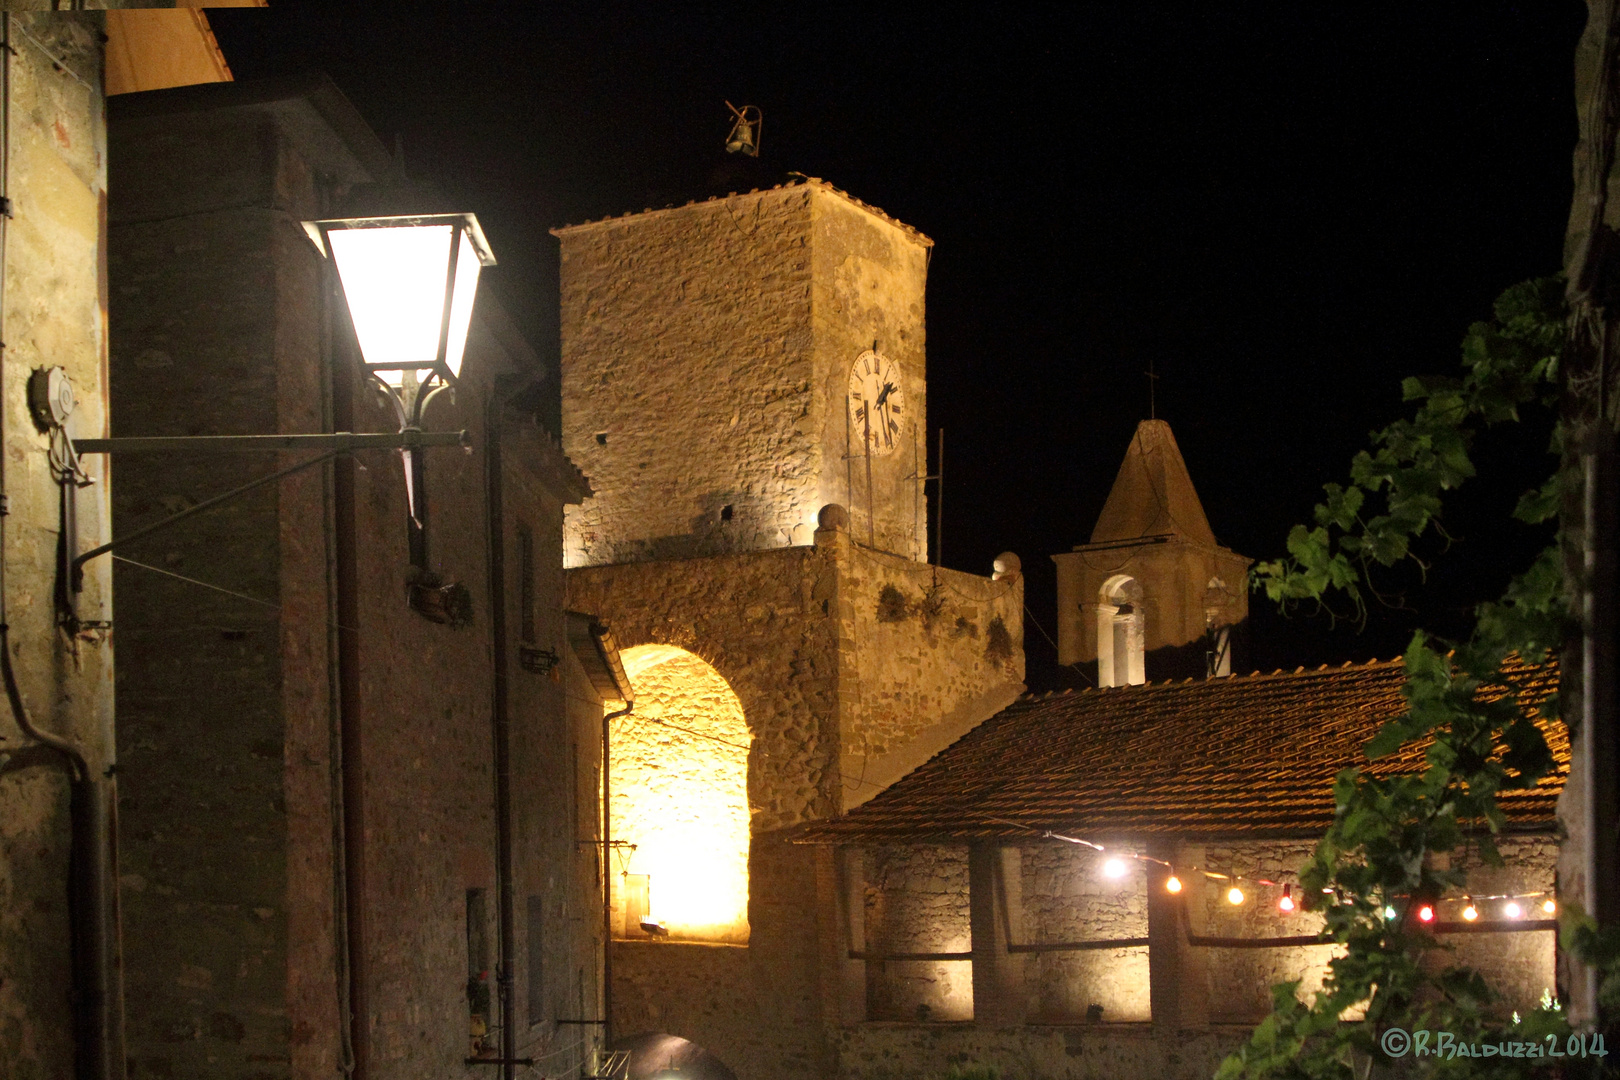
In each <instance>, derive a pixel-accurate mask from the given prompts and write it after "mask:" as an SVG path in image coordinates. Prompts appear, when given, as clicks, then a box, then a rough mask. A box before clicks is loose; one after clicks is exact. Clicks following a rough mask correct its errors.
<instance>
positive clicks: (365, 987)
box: [322, 274, 371, 1080]
mask: <svg viewBox="0 0 1620 1080" xmlns="http://www.w3.org/2000/svg"><path fill="white" fill-rule="evenodd" d="M323 280H325V281H330V279H329V278H326V277H325V276H324V274H323ZM329 289H330V286H329V285H328V286H327V287H326V289H325V290H323V293H322V296H323V300H322V302H323V303H325V298H326V297H328V296H330V292H329ZM332 415H333V418H334V422H335V423H336V424H337V425H338V426H339V430H343V431H352V430H354V380H353V378H351V377H350V376H349V375H348V373H347V372H338V371H334V372H333V374H332ZM357 468H358V466H357V465H356V463H355V460H354V458H353V457H352V456H341V457H339V458H338V460H337V461H336V463H335V464H334V465H333V467H332V533H333V560H332V561H333V568H332V569H333V577H334V579H335V584H336V593H337V598H336V602H337V619H336V625H337V679H338V686H337V697H338V710H337V713H338V719H337V723H338V753H339V762H338V772H339V787H340V790H341V792H342V807H343V809H342V817H343V851H342V859H343V884H342V889H343V901H344V911H343V916H344V923H345V926H344V930H345V937H346V947H347V954H348V955H347V960H348V976H349V978H348V987H347V989H348V995H347V996H348V1001H347V1005H348V1016H347V1017H346V1022H347V1026H348V1038H347V1042H348V1051H349V1060H348V1061H346V1062H345V1064H346V1065H347V1066H348V1069H346V1070H345V1071H346V1072H348V1074H349V1076H350V1077H351V1078H352V1080H367V1078H368V1077H369V1076H370V1075H371V994H370V987H371V969H370V966H369V965H368V963H367V956H366V938H367V929H368V927H367V920H366V903H367V900H368V899H369V890H368V888H367V881H366V803H365V796H366V783H365V761H364V758H363V756H362V754H363V751H364V740H363V739H362V738H361V730H360V729H361V724H362V721H363V719H364V717H363V710H362V709H361V694H360V634H359V632H358V629H357V628H358V627H359V625H360V571H359V565H360V556H359V545H358V542H357V539H356V534H357V524H356V518H357V514H358V511H357V509H356V507H357V500H356V494H355V486H356V478H355V471H356V469H357Z"/></svg>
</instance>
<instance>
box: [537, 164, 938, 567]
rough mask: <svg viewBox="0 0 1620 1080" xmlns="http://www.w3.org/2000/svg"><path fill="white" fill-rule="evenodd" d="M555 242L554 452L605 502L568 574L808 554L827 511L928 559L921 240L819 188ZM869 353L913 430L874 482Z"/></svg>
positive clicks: (575, 533)
mask: <svg viewBox="0 0 1620 1080" xmlns="http://www.w3.org/2000/svg"><path fill="white" fill-rule="evenodd" d="M558 236H559V237H560V238H561V241H562V270H561V274H562V301H561V304H562V307H561V319H562V323H561V327H562V381H563V400H564V405H563V416H564V420H563V447H564V449H565V451H566V452H567V453H568V454H569V456H570V457H571V458H573V459H574V460H575V461H577V462H579V464H580V467H581V468H582V469H583V470H584V471H585V472H586V474H587V475H589V476H590V477H591V480H592V484H593V486H594V487H595V489H596V491H597V495H596V498H594V499H593V500H592V501H591V502H590V503H588V504H587V505H585V506H582V507H580V508H578V509H576V510H572V511H570V514H569V517H568V533H567V535H568V546H567V559H568V564H569V565H570V566H594V565H602V564H608V563H619V562H631V561H637V560H643V559H676V558H688V557H693V556H701V555H713V554H721V553H725V552H736V551H750V550H765V549H770V548H777V547H786V546H789V545H793V544H807V543H809V541H810V534H811V532H812V531H813V530H814V528H815V526H816V514H817V512H818V511H819V510H820V508H821V507H822V505H824V504H825V503H829V502H840V503H845V504H846V505H849V506H851V508H852V511H853V512H854V513H855V516H856V520H857V525H858V526H859V527H860V528H861V530H862V532H861V535H862V536H863V538H867V539H875V540H876V541H877V543H876V546H878V547H880V548H884V549H886V550H891V551H896V552H899V553H901V554H903V555H906V556H908V557H911V558H920V557H921V556H922V553H923V550H924V546H923V543H924V541H923V538H924V537H925V535H926V531H925V530H926V524H925V516H924V513H923V508H922V504H921V484H920V482H918V481H916V480H906V479H905V477H907V476H921V475H923V474H924V473H925V472H926V471H927V470H926V468H919V467H918V462H919V461H920V462H922V464H924V465H926V460H927V458H926V454H921V455H920V456H919V453H918V452H914V451H917V450H918V449H919V448H920V447H921V446H922V443H921V439H922V437H923V433H924V432H925V425H924V417H925V415H926V413H925V401H924V396H925V395H924V384H923V379H924V367H923V345H924V341H923V299H922V297H923V282H924V277H925V274H926V252H927V242H926V240H925V239H924V238H921V237H920V236H919V235H918V234H917V233H915V232H914V231H913V230H910V229H907V228H906V227H904V226H902V225H899V224H898V223H896V222H893V221H892V220H891V219H889V218H887V217H885V216H883V215H882V214H881V213H878V212H874V211H872V210H871V209H870V208H868V207H865V206H863V205H861V204H859V203H857V202H856V201H855V200H852V199H850V198H849V197H848V196H845V195H843V194H842V193H839V192H836V191H835V190H834V189H832V188H831V187H830V186H829V185H826V184H823V183H821V182H819V181H812V182H806V183H802V184H796V185H790V186H786V187H781V188H775V189H772V190H769V191H764V192H752V193H749V194H747V195H738V196H733V197H730V198H726V199H718V200H711V201H709V202H705V203H699V204H690V205H687V206H684V207H678V208H673V209H667V210H657V211H650V212H647V213H643V214H634V215H626V216H625V217H623V218H616V219H608V220H606V221H601V222H596V223H594V224H586V225H579V226H572V227H569V228H566V229H560V230H558ZM874 341H875V342H877V343H878V344H879V347H880V350H881V351H883V352H884V353H885V354H886V355H889V356H890V357H891V358H893V359H894V360H895V361H896V362H897V363H898V364H899V365H900V366H901V368H902V369H903V371H904V372H905V383H906V385H905V387H904V392H905V395H906V406H905V408H906V410H907V412H908V413H909V414H910V420H909V422H908V423H909V428H908V431H907V432H906V435H905V437H906V446H905V448H904V449H903V450H902V451H900V452H898V453H895V454H891V455H889V456H887V457H883V458H878V459H874V462H873V470H872V484H871V486H870V489H869V487H868V485H867V478H866V468H865V462H864V460H863V461H862V462H860V463H856V462H853V461H850V460H846V458H847V456H848V455H849V453H850V452H851V451H850V446H851V445H855V444H850V443H848V441H847V440H848V432H847V430H846V429H847V427H848V424H847V418H846V410H845V400H846V393H847V390H846V387H847V380H848V377H849V371H850V366H851V365H852V364H853V363H854V361H855V359H856V357H857V356H858V355H859V354H860V352H861V351H862V350H864V349H869V348H871V347H872V344H873V342H874ZM856 472H859V473H860V475H859V476H858V477H856V476H855V475H854V474H855V473H856ZM852 478H853V479H852ZM870 507H877V508H878V509H877V519H876V520H877V527H876V528H875V529H869V528H867V523H868V517H867V516H866V514H867V510H868V508H870ZM868 534H870V535H868Z"/></svg>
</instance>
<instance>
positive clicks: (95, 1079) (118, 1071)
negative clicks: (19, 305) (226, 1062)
mask: <svg viewBox="0 0 1620 1080" xmlns="http://www.w3.org/2000/svg"><path fill="white" fill-rule="evenodd" d="M10 149H11V15H10V14H9V13H0V206H4V205H5V200H6V198H7V192H8V190H9V188H10V183H9V180H10V171H11V153H10ZM8 217H9V214H0V361H3V357H4V349H5V345H4V338H5V334H4V318H5V278H6V273H5V252H6V221H7V218H8ZM3 417H4V410H3V409H0V419H3ZM4 434H5V433H4V428H3V426H0V445H3V444H4ZM4 490H5V455H4V454H0V492H3V491H4ZM8 509H9V508H8V506H7V504H6V498H5V496H4V495H3V494H0V681H4V683H5V693H6V700H7V702H8V703H9V704H10V706H11V716H12V719H13V720H14V721H15V722H16V724H17V727H18V729H19V730H20V731H21V732H22V733H23V734H24V735H25V736H27V737H28V738H29V739H30V740H32V741H33V742H34V743H36V744H37V745H40V746H43V747H47V748H49V749H50V750H52V751H55V753H56V755H57V756H58V757H59V758H60V759H61V762H62V764H63V765H64V766H65V767H66V771H67V773H68V777H69V783H70V784H71V792H72V796H71V800H70V802H69V809H68V816H69V825H70V830H71V836H72V854H71V857H70V858H71V863H70V869H69V872H68V906H69V915H70V935H71V937H70V941H71V945H70V947H71V949H72V955H73V1036H74V1038H73V1042H74V1055H73V1073H74V1076H75V1077H76V1078H77V1080H115V1078H121V1077H122V1076H123V1073H124V1070H123V1038H122V1034H123V1033H122V1022H121V1021H122V1009H121V1007H120V1005H119V1001H118V983H117V980H116V978H115V976H114V974H113V968H114V962H113V949H114V940H115V935H114V933H113V930H112V927H113V918H114V914H113V912H114V901H113V898H112V895H111V893H110V892H109V884H110V883H109V875H108V867H109V866H111V865H112V858H113V850H112V828H113V817H112V815H113V805H112V800H113V799H114V798H115V797H116V796H115V794H114V792H115V788H114V786H113V781H112V778H111V777H110V776H97V775H95V774H94V773H93V772H92V771H91V769H90V764H89V762H88V761H87V760H86V759H85V756H84V754H83V753H82V752H81V751H80V750H79V748H78V747H77V746H76V745H74V743H73V742H72V741H70V740H68V739H64V738H62V737H60V736H58V735H53V734H51V733H49V732H46V731H41V730H40V729H39V728H37V727H35V726H34V722H33V719H32V718H31V717H30V716H29V715H28V708H27V706H26V705H25V704H24V703H23V699H22V691H21V689H20V688H19V686H18V685H17V673H16V671H15V669H14V668H13V667H12V662H11V628H10V625H9V624H8V622H7V618H6V589H5V550H6V546H5V521H6V514H7V512H8Z"/></svg>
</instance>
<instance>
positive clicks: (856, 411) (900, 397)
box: [849, 349, 906, 457]
mask: <svg viewBox="0 0 1620 1080" xmlns="http://www.w3.org/2000/svg"><path fill="white" fill-rule="evenodd" d="M901 381H902V380H901V376H900V365H899V364H897V363H895V362H894V361H893V360H890V359H889V358H888V357H886V356H883V355H882V354H880V353H878V352H876V351H874V350H872V349H868V350H866V351H865V352H863V353H861V355H860V356H858V357H856V358H855V366H854V367H852V368H850V371H849V431H850V442H851V443H852V444H854V445H857V446H859V445H863V444H864V445H865V447H866V453H868V454H870V455H871V456H873V457H883V456H884V455H886V454H892V453H894V452H895V450H897V449H899V447H900V433H901V432H902V431H903V430H905V406H906V396H905V391H904V389H903V388H902V386H901Z"/></svg>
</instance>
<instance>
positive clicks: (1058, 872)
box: [1014, 843, 1152, 1023]
mask: <svg viewBox="0 0 1620 1080" xmlns="http://www.w3.org/2000/svg"><path fill="white" fill-rule="evenodd" d="M1103 858H1104V856H1103V855H1102V854H1100V853H1098V852H1095V851H1091V850H1089V849H1085V848H1080V847H1077V846H1076V845H1073V844H1063V843H1046V844H1036V845H1026V846H1025V847H1024V848H1023V859H1022V865H1023V878H1024V887H1023V899H1024V924H1023V927H1022V928H1021V930H1020V929H1017V928H1015V930H1014V940H1017V941H1027V942H1043V941H1047V942H1065V941H1096V940H1100V939H1106V938H1141V937H1146V936H1147V932H1148V930H1147V894H1146V892H1145V887H1146V882H1145V880H1144V877H1143V873H1142V864H1140V863H1138V862H1135V861H1134V860H1133V861H1132V862H1131V863H1129V864H1128V866H1127V869H1128V873H1126V875H1125V876H1124V877H1122V878H1118V879H1110V878H1107V877H1105V876H1103V874H1102V873H1101V872H1100V868H1101V864H1102V860H1103ZM1024 978H1025V981H1026V984H1027V986H1028V988H1029V1013H1028V1015H1029V1016H1030V1017H1031V1018H1032V1019H1034V1020H1036V1021H1040V1022H1052V1023H1063V1022H1075V1021H1081V1020H1085V1019H1086V1011H1087V1009H1089V1008H1090V1007H1091V1006H1093V1005H1101V1006H1102V1010H1103V1011H1102V1019H1103V1021H1104V1022H1128V1021H1139V1020H1148V1019H1150V1018H1151V1016H1152V1009H1151V1007H1150V1005H1149V1001H1148V956H1147V949H1146V948H1128V949H1109V950H1107V951H1095V952H1050V953H1036V954H1035V955H1034V956H1032V957H1029V958H1028V959H1027V960H1026V962H1025V965H1024Z"/></svg>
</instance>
